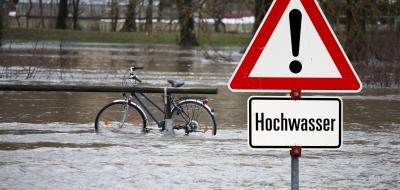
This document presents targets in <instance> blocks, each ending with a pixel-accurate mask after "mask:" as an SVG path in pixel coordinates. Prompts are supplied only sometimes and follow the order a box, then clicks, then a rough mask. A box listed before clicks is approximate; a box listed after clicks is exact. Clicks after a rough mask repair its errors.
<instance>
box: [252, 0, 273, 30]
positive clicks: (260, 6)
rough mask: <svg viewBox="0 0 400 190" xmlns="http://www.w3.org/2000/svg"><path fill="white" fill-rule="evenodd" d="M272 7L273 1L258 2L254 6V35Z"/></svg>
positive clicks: (258, 0)
mask: <svg viewBox="0 0 400 190" xmlns="http://www.w3.org/2000/svg"><path fill="white" fill-rule="evenodd" d="M270 6H271V0H256V1H255V4H254V18H255V21H254V25H253V34H255V33H256V32H257V29H258V27H259V26H260V24H261V22H262V20H263V19H264V16H265V14H266V13H267V11H268V9H269V7H270Z"/></svg>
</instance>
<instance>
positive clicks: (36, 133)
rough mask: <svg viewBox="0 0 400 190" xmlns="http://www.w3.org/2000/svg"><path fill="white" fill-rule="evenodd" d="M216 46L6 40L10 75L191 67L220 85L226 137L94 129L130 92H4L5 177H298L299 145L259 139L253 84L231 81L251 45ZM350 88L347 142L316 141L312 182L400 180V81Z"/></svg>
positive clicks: (1, 73)
mask: <svg viewBox="0 0 400 190" xmlns="http://www.w3.org/2000/svg"><path fill="white" fill-rule="evenodd" d="M60 47H61V50H60ZM216 50H217V51H214V50H210V49H207V50H205V49H202V48H199V49H181V48H179V47H175V46H131V45H117V44H116V45H107V44H62V46H60V44H58V43H56V42H54V43H46V44H42V43H39V44H36V43H12V44H6V45H4V46H3V52H2V53H1V65H0V82H1V83H43V82H46V83H62V84H73V83H80V84H81V83H86V84H89V85H90V84H105V85H110V84H112V85H122V81H123V78H124V77H125V76H126V74H127V68H128V67H129V66H130V65H141V66H144V67H145V69H144V70H142V71H139V72H138V74H139V76H141V79H143V81H145V84H143V85H146V86H165V85H166V84H167V83H166V79H182V80H185V81H187V82H186V85H187V86H193V87H197V86H213V87H217V88H218V89H219V94H218V95H210V96H209V98H210V103H209V104H210V105H211V106H212V107H214V108H215V111H216V114H217V115H216V117H217V122H218V127H219V129H221V130H219V131H218V134H217V136H215V137H195V136H188V137H184V136H179V137H174V138H171V137H166V136H164V135H160V134H158V133H151V134H148V135H132V134H117V133H102V134H95V133H93V121H94V117H95V115H96V113H97V111H98V110H99V109H100V108H101V107H102V106H103V105H105V104H106V103H108V102H110V101H111V100H113V99H118V98H121V94H118V93H62V92H58V93H48V92H0V97H1V98H0V171H1V172H0V181H1V182H2V183H0V189H28V188H31V189H55V188H57V189H109V188H113V189H166V188H167V189H188V188H193V189H288V187H289V185H290V157H289V153H288V151H271V150H260V151H256V150H250V149H249V148H248V146H247V130H246V100H247V98H248V96H249V94H247V93H246V94H243V93H239V94H237V93H235V94H233V93H231V92H229V90H228V89H226V87H225V86H226V84H227V82H228V80H229V77H230V75H231V72H233V70H234V68H235V67H236V63H237V62H238V60H239V59H240V57H241V54H240V53H239V52H240V50H241V48H240V47H229V48H217V49H216ZM367 86H368V85H367ZM341 96H342V97H343V99H344V145H343V148H342V149H340V150H330V151H315V150H305V151H304V155H303V157H302V158H301V160H300V171H301V174H300V185H301V187H302V189H398V188H399V187H400V182H399V181H400V174H399V171H400V158H399V157H400V153H399V148H400V140H399V139H400V138H399V137H400V90H399V89H397V88H367V89H366V90H364V91H363V92H362V93H360V94H358V95H345V96H343V95H341ZM152 97H153V98H155V99H160V95H152ZM159 116H160V118H161V117H162V116H161V115H159Z"/></svg>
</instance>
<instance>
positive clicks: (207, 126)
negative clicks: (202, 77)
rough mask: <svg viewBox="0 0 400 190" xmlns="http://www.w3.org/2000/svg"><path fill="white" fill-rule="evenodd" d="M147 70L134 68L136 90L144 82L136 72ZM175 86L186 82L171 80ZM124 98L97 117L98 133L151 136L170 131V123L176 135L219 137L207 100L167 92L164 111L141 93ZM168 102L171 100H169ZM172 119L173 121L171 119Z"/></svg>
mask: <svg viewBox="0 0 400 190" xmlns="http://www.w3.org/2000/svg"><path fill="white" fill-rule="evenodd" d="M138 69H143V67H136V66H135V67H131V68H130V70H129V71H130V74H129V83H130V85H131V86H132V87H135V86H136V85H137V84H139V83H142V81H141V80H140V79H139V78H138V77H137V75H136V74H135V71H136V70H138ZM168 83H169V84H170V85H171V87H174V88H179V87H181V86H183V85H184V81H180V80H168ZM140 96H141V97H143V98H144V100H146V101H147V102H149V103H150V104H152V105H153V106H154V107H155V109H156V110H157V111H159V112H161V113H162V114H163V115H164V118H163V119H158V118H157V117H156V116H155V114H154V113H153V111H152V110H150V108H149V107H148V106H147V105H146V104H145V103H144V100H143V98H140ZM123 97H124V99H121V100H114V101H112V102H111V103H109V104H108V105H106V106H104V107H103V108H102V109H101V110H100V112H99V113H98V114H97V116H96V121H95V131H96V132H102V131H105V130H107V131H114V132H116V131H120V132H126V133H148V132H150V131H151V130H154V129H157V130H160V131H165V130H166V123H167V122H166V121H168V122H169V121H172V129H173V131H174V132H175V133H183V134H184V135H189V134H191V133H194V134H209V135H216V134H217V124H216V121H215V116H214V111H213V110H212V109H211V108H210V107H209V106H208V99H207V98H206V97H182V98H177V97H175V96H173V95H172V94H171V93H167V91H166V90H165V92H164V94H163V95H162V97H163V99H164V103H165V105H164V108H163V107H162V106H160V105H158V104H157V103H156V101H155V100H154V99H152V98H151V97H149V96H147V95H146V94H145V93H141V92H131V93H130V94H128V95H127V94H126V93H123ZM167 100H168V101H167ZM146 113H147V114H149V115H150V117H151V118H152V119H153V120H154V122H155V123H156V126H157V127H153V128H151V127H149V120H148V118H147V115H146ZM167 119H170V120H167Z"/></svg>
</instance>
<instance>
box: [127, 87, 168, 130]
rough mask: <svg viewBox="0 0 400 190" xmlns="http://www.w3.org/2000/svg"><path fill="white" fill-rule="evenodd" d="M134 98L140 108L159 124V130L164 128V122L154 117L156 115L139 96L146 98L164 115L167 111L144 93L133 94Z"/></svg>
mask: <svg viewBox="0 0 400 190" xmlns="http://www.w3.org/2000/svg"><path fill="white" fill-rule="evenodd" d="M131 95H132V97H133V99H134V100H136V101H137V102H138V103H139V104H140V106H141V107H142V108H143V109H144V110H145V111H146V113H147V114H149V115H150V117H151V118H152V119H153V120H154V121H155V122H156V123H157V126H158V128H163V127H164V124H163V123H162V121H159V120H158V119H157V117H156V116H155V115H154V113H153V112H152V111H151V110H150V109H149V107H148V106H147V105H146V104H145V103H144V102H143V101H142V100H141V99H140V97H139V96H138V95H141V96H142V97H144V98H145V99H146V100H147V101H148V102H150V103H151V104H152V105H153V106H154V107H155V108H157V110H158V111H160V112H161V113H163V114H164V115H165V114H166V112H165V110H164V109H163V108H162V107H161V106H159V105H158V104H157V103H156V101H155V100H153V99H152V98H150V97H149V96H147V95H146V94H144V93H131ZM172 104H173V106H176V105H175V102H173V101H172Z"/></svg>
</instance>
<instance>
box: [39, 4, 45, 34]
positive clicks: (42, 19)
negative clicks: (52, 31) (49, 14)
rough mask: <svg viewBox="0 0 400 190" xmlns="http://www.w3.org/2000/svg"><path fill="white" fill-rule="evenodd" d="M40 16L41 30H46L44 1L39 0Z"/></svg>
mask: <svg viewBox="0 0 400 190" xmlns="http://www.w3.org/2000/svg"><path fill="white" fill-rule="evenodd" d="M39 16H40V28H44V18H43V0H39Z"/></svg>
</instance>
